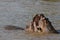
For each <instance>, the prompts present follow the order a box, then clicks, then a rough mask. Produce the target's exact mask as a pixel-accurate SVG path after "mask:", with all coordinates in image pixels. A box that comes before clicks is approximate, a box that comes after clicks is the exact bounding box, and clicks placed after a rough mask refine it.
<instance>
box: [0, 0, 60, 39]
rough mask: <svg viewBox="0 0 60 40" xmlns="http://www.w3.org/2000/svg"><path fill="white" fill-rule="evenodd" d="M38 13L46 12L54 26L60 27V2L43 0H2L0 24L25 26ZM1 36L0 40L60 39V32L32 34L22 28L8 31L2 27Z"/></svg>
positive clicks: (0, 3)
mask: <svg viewBox="0 0 60 40" xmlns="http://www.w3.org/2000/svg"><path fill="white" fill-rule="evenodd" d="M37 13H38V14H40V13H43V14H45V16H46V17H47V18H49V20H50V21H51V22H52V25H53V26H54V28H55V29H57V30H59V29H60V2H47V1H42V0H33V1H32V0H14V1H11V0H6V1H5V0H1V1H0V26H1V27H3V26H2V25H16V26H19V27H23V28H24V27H25V26H26V24H27V21H31V20H32V17H33V15H35V14H37ZM36 35H37V34H36ZM0 36H1V37H0V40H60V34H49V35H45V36H31V35H27V34H26V33H25V32H24V31H21V30H12V31H8V30H4V29H2V28H0Z"/></svg>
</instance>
